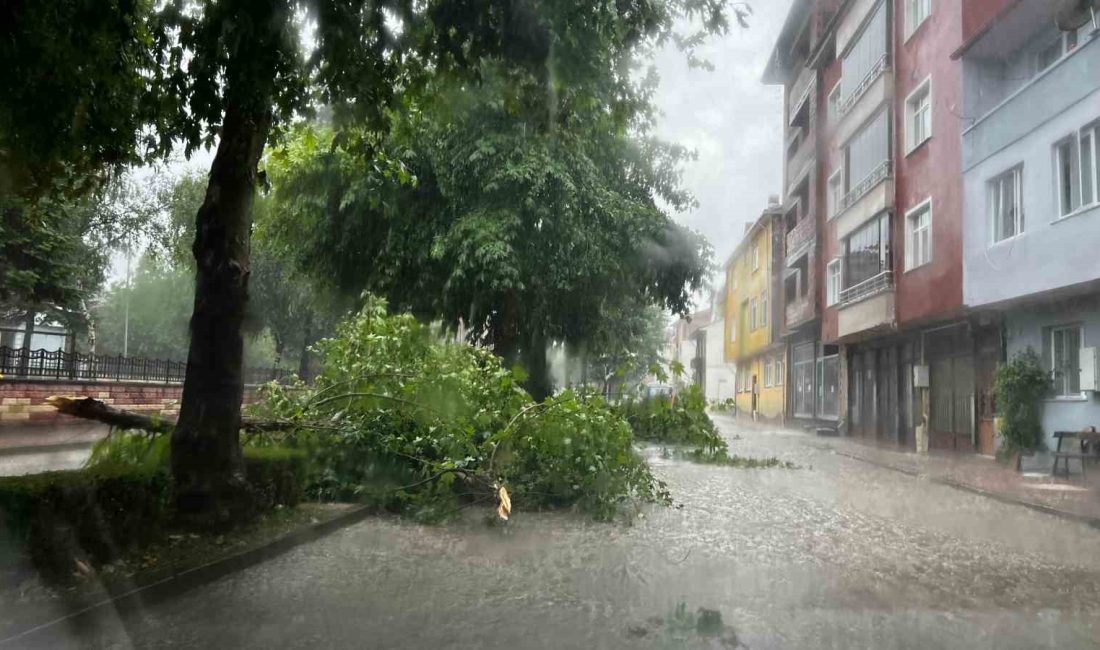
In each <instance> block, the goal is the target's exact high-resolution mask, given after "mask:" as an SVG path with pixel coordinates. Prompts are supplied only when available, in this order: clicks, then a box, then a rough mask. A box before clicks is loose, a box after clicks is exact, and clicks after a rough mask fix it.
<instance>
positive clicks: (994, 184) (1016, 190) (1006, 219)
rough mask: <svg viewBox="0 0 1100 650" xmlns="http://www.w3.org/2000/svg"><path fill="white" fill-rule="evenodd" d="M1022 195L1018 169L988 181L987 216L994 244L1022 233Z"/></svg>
mask: <svg viewBox="0 0 1100 650" xmlns="http://www.w3.org/2000/svg"><path fill="white" fill-rule="evenodd" d="M1022 193H1023V189H1022V187H1021V183H1020V168H1019V167H1017V168H1015V169H1011V170H1009V171H1007V172H1005V173H1004V174H1001V175H1000V176H997V177H996V178H994V179H993V180H992V181H990V183H989V215H990V220H991V223H992V233H993V242H994V243H996V242H999V241H1002V240H1005V239H1008V238H1009V237H1015V236H1016V235H1018V234H1020V233H1021V232H1023V229H1024V221H1023V212H1022V210H1021V209H1020V205H1021V195H1022Z"/></svg>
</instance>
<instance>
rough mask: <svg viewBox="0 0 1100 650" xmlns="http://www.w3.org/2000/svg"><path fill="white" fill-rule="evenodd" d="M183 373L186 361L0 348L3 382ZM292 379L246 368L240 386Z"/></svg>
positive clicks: (173, 378)
mask: <svg viewBox="0 0 1100 650" xmlns="http://www.w3.org/2000/svg"><path fill="white" fill-rule="evenodd" d="M186 374H187V362H186V361H174V360H171V359H148V358H145V357H124V356H122V355H121V354H120V355H106V354H84V353H82V352H65V351H64V350H28V349H26V348H11V347H7V346H0V377H3V378H4V379H14V378H20V379H69V380H81V381H140V382H148V383H164V384H182V383H183V379H184V377H185V376H186ZM293 376H294V373H292V372H290V371H289V370H287V369H286V368H278V367H272V368H248V369H245V371H244V383H245V384H264V383H267V382H270V381H278V382H285V381H288V380H290V379H291V378H292V377H293Z"/></svg>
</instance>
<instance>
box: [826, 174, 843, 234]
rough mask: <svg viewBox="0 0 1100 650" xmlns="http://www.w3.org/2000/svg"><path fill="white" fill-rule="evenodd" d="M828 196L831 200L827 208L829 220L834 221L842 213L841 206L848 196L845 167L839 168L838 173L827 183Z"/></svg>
mask: <svg viewBox="0 0 1100 650" xmlns="http://www.w3.org/2000/svg"><path fill="white" fill-rule="evenodd" d="M834 187H835V193H834ZM826 194H827V195H828V197H827V198H828V199H829V205H828V206H827V207H828V209H829V214H828V220H832V219H835V218H837V217H838V216H839V215H840V213H841V212H842V210H841V209H840V205H841V202H842V201H843V200H844V195H845V194H846V192H845V190H844V165H841V166H839V167H837V169H836V171H834V172H833V173H832V174H831V175H830V176H829V180H828V181H827V182H826Z"/></svg>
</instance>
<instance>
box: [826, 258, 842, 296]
mask: <svg viewBox="0 0 1100 650" xmlns="http://www.w3.org/2000/svg"><path fill="white" fill-rule="evenodd" d="M825 275H826V282H827V286H826V300H827V303H828V304H830V305H835V304H836V303H837V302H838V301H839V300H840V260H833V261H832V262H829V267H828V268H827V269H826V272H825Z"/></svg>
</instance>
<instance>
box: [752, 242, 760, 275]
mask: <svg viewBox="0 0 1100 650" xmlns="http://www.w3.org/2000/svg"><path fill="white" fill-rule="evenodd" d="M759 268H760V240H759V239H754V240H753V242H752V270H753V271H755V270H757V269H759Z"/></svg>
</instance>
